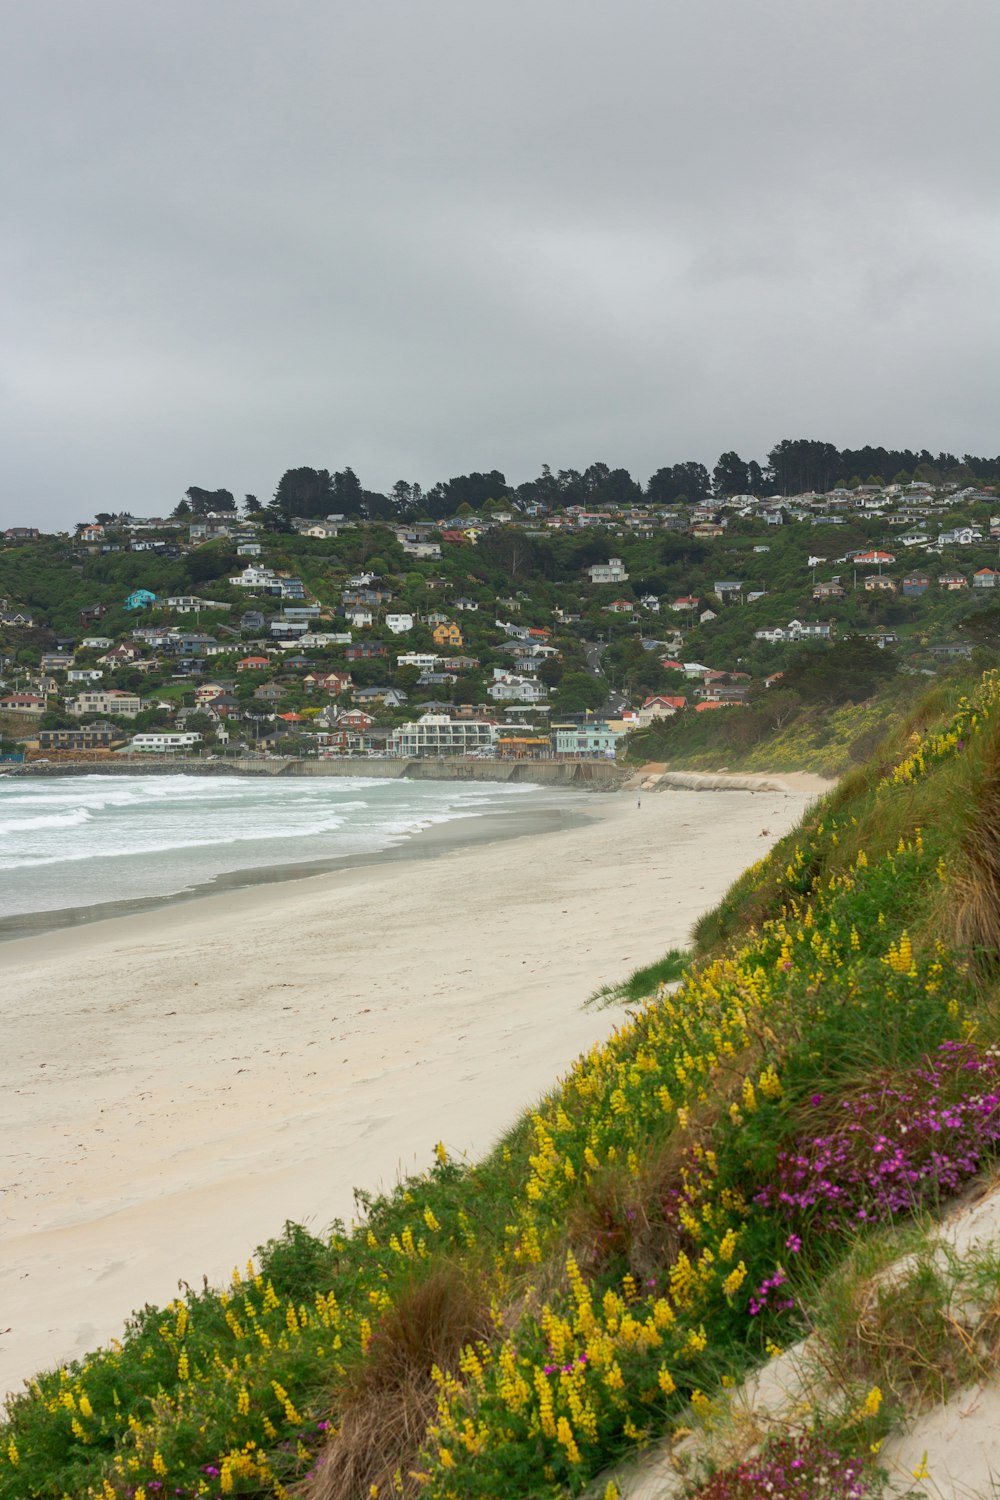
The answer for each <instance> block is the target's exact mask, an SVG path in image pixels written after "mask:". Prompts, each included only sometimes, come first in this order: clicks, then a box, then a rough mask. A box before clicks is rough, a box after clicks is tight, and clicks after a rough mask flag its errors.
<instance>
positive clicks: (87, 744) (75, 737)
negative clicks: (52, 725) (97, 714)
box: [38, 724, 121, 750]
mask: <svg viewBox="0 0 1000 1500" xmlns="http://www.w3.org/2000/svg"><path fill="white" fill-rule="evenodd" d="M120 736H121V731H120V730H116V729H113V728H112V726H111V725H110V724H82V725H81V726H80V728H79V729H40V730H39V731H38V748H39V750H110V749H111V745H112V743H113V742H114V741H115V740H117V739H119V738H120Z"/></svg>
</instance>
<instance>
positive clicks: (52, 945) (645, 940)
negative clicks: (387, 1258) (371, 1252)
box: [0, 776, 826, 1393]
mask: <svg viewBox="0 0 1000 1500" xmlns="http://www.w3.org/2000/svg"><path fill="white" fill-rule="evenodd" d="M781 781H782V782H783V783H785V784H786V786H787V790H786V791H775V790H772V791H758V792H756V793H753V794H752V793H750V792H745V791H741V792H736V791H727V792H695V791H671V792H669V793H659V794H655V795H644V796H643V797H642V803H641V807H640V806H638V805H637V799H636V797H635V796H634V795H632V796H629V795H628V794H624V793H622V794H619V795H615V796H603V797H602V796H595V797H593V798H592V799H591V801H590V802H588V804H587V806H586V809H585V811H586V814H587V821H586V823H585V824H584V825H583V826H579V827H572V828H568V829H563V830H561V831H557V832H547V833H538V834H530V835H526V836H523V837H519V838H514V839H508V840H506V841H500V842H496V843H478V844H473V845H469V846H466V847H462V846H457V847H455V848H452V849H445V850H443V851H439V852H438V853H437V854H436V855H435V857H434V858H426V859H420V858H417V859H411V860H407V861H402V862H396V863H391V862H390V863H383V864H373V865H369V866H362V867H359V868H349V869H345V870H343V871H340V872H337V873H333V874H323V875H319V876H316V877H314V878H312V879H304V880H299V881H295V882H293V883H284V884H278V885H268V886H257V887H254V888H250V889H244V890H236V891H231V892H227V893H225V894H222V895H215V896H208V897H205V898H204V899H201V900H197V901H191V902H187V903H185V904H178V905H174V906H167V907H163V908H161V909H158V910H156V911H153V912H148V913H142V914H139V915H131V916H125V917H121V918H115V919H113V920H109V921H103V922H98V923H95V924H93V925H91V926H88V927H84V928H79V929H65V930H62V931H59V932H54V933H49V934H46V935H44V936H35V937H29V938H24V939H19V940H15V941H11V942H8V943H6V944H4V945H3V946H2V947H0V1016H2V1025H3V1037H4V1046H3V1049H2V1056H0V1078H2V1085H3V1087H2V1104H0V1111H2V1124H3V1130H4V1139H5V1141H6V1142H7V1143H8V1152H7V1159H8V1165H7V1170H6V1172H5V1174H4V1178H5V1184H4V1196H3V1211H4V1233H3V1239H2V1245H0V1393H2V1392H3V1391H9V1390H12V1389H15V1388H16V1387H17V1386H18V1385H19V1383H20V1382H21V1380H23V1379H24V1378H26V1377H28V1376H30V1375H31V1374H33V1373H35V1372H36V1371H37V1370H40V1369H42V1368H46V1367H49V1366H51V1365H53V1364H55V1363H56V1362H58V1361H61V1360H64V1359H68V1358H72V1357H75V1356H78V1355H81V1354H83V1353H84V1352H85V1351H86V1350H87V1349H89V1348H92V1347H93V1346H95V1345H96V1344H98V1343H101V1342H105V1341H106V1340H107V1339H109V1338H110V1337H113V1336H115V1335H118V1334H120V1333H121V1331H122V1327H123V1324H124V1320H125V1318H126V1317H127V1316H128V1314H129V1312H130V1311H131V1310H132V1309H133V1308H135V1307H138V1306H141V1305H142V1304H143V1303H145V1302H147V1301H151V1302H160V1301H163V1300H166V1299H167V1298H169V1297H170V1296H172V1295H173V1293H174V1292H175V1291H176V1289H177V1285H178V1281H179V1280H180V1279H183V1280H186V1281H188V1282H191V1283H192V1284H200V1282H201V1278H202V1276H203V1275H204V1276H207V1277H208V1278H209V1280H210V1281H211V1282H219V1281H221V1280H222V1279H223V1278H226V1277H228V1275H229V1274H230V1272H231V1270H232V1267H233V1266H234V1265H235V1264H237V1263H239V1264H243V1263H244V1262H245V1261H246V1259H247V1257H248V1255H250V1254H251V1253H252V1251H253V1249H254V1247H255V1246H256V1245H257V1244H259V1243H260V1242H261V1241H263V1240H264V1239H266V1238H267V1237H269V1236H271V1235H273V1234H277V1233H278V1232H280V1230H281V1226H282V1224H283V1222H284V1221H285V1220H286V1219H295V1220H301V1221H303V1222H306V1223H308V1224H309V1225H310V1226H311V1227H313V1228H314V1229H318V1230H322V1229H324V1228H325V1227H326V1226H327V1225H328V1224H329V1223H330V1222H331V1220H332V1219H333V1218H334V1217H337V1216H340V1217H344V1218H347V1219H349V1218H350V1216H351V1214H352V1211H353V1198H352V1189H353V1187H354V1186H359V1187H362V1188H365V1189H368V1190H373V1189H375V1188H377V1187H378V1186H379V1185H380V1184H382V1185H391V1184H392V1183H393V1182H394V1181H395V1180H396V1177H397V1175H398V1174H400V1173H406V1172H409V1171H412V1170H422V1169H423V1168H424V1167H425V1166H426V1165H428V1163H429V1161H430V1158H431V1153H432V1151H433V1147H434V1144H435V1142H436V1141H438V1140H443V1141H444V1142H445V1144H446V1146H447V1148H448V1150H449V1152H451V1153H453V1154H462V1153H468V1154H470V1155H473V1156H475V1155H478V1154H480V1153H481V1152H482V1151H484V1150H485V1149H487V1148H488V1147H489V1146H490V1145H491V1144H492V1143H493V1142H494V1141H495V1140H496V1139H497V1137H498V1136H499V1135H500V1134H501V1133H502V1132H503V1130H504V1129H505V1128H506V1127H507V1126H508V1125H510V1124H511V1123H512V1122H513V1120H514V1119H515V1118H516V1116H517V1115H518V1113H519V1112H520V1111H521V1110H522V1109H523V1108H524V1107H526V1106H528V1105H530V1104H531V1103H532V1102H533V1101H534V1100H535V1099H537V1098H538V1097H539V1096H540V1095H541V1094H543V1093H545V1092H547V1091H548V1089H549V1088H550V1087H551V1086H552V1085H553V1084H554V1083H555V1081H556V1079H557V1077H558V1076H559V1074H560V1073H561V1072H562V1071H564V1070H565V1068H566V1067H567V1066H568V1065H569V1064H570V1063H571V1062H572V1060H573V1058H574V1057H575V1056H576V1055H577V1054H578V1053H579V1052H580V1051H581V1050H583V1049H585V1048H586V1047H588V1046H589V1045H590V1044H591V1043H592V1042H593V1041H595V1040H597V1039H598V1038H600V1037H602V1036H604V1035H606V1034H607V1033H608V1032H609V1031H610V1030H611V1029H612V1027H613V1026H614V1024H615V1012H614V1011H603V1012H594V1011H585V1010H584V1009H583V1008H582V1006H583V1002H584V1001H585V1000H586V998H587V996H588V995H590V994H591V993H592V992H593V991H594V990H595V989H597V988H598V987H599V986H600V985H602V984H605V983H608V982H610V981H613V980H616V979H619V978H621V977H623V976H624V975H625V974H626V973H627V972H628V971H629V970H631V969H633V968H635V967H636V966H638V965H640V964H646V963H649V962H652V961H653V960H654V959H656V958H658V957H659V956H660V955H661V954H662V953H663V952H664V951H665V950H666V949H668V948H670V947H672V946H680V945H684V944H685V943H686V941H687V938H688V935H689V932H690V929H691V925H692V923H693V922H694V920H695V919H696V918H697V917H698V915H699V914H700V913H701V912H703V911H704V910H706V909H707V908H708V907H710V906H712V905H713V904H715V903H716V902H717V901H718V899H719V898H720V897H721V896H722V894H723V892H724V891H725V890H726V888H727V887H728V886H729V884H730V883H731V882H732V881H733V880H734V879H735V878H736V876H737V875H738V874H739V872H740V871H741V870H742V869H743V868H745V866H746V865H748V864H749V863H751V862H752V861H753V860H755V859H758V858H760V857H761V855H762V854H763V853H765V852H766V850H767V849H768V848H769V847H770V845H771V843H773V842H774V840H775V839H776V838H777V837H779V836H780V835H781V834H782V833H784V832H785V831H787V829H788V828H790V827H791V826H793V825H794V823H795V822H797V821H798V819H799V817H800V816H801V814H802V811H803V809H804V807H805V806H806V805H807V803H808V802H809V801H810V800H811V799H812V798H813V797H814V796H816V795H817V794H818V793H819V792H821V791H822V790H824V788H825V785H826V784H825V783H823V782H821V781H819V779H818V778H806V777H788V776H785V777H782V778H781ZM762 830H767V832H766V833H764V832H763V831H762Z"/></svg>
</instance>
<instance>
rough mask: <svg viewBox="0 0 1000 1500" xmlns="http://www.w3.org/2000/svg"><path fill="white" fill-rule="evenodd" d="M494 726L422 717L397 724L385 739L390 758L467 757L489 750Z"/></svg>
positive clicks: (443, 716) (441, 716)
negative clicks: (389, 736) (411, 721)
mask: <svg viewBox="0 0 1000 1500" xmlns="http://www.w3.org/2000/svg"><path fill="white" fill-rule="evenodd" d="M496 739H497V726H496V724H495V723H493V722H492V721H491V722H486V721H484V720H483V719H452V718H450V717H449V716H448V714H422V715H421V717H420V718H419V719H417V720H416V721H415V722H414V723H412V724H401V725H400V727H399V728H398V729H397V730H395V731H394V732H393V734H392V736H391V738H390V740H389V748H390V750H391V752H392V754H393V755H400V756H405V757H408V758H416V757H423V756H427V755H468V754H469V752H470V751H473V750H493V749H494V748H495V746H496Z"/></svg>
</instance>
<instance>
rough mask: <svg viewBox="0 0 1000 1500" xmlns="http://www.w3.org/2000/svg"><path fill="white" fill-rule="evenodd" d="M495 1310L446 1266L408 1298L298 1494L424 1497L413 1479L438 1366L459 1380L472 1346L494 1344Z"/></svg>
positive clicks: (349, 1384) (345, 1499)
mask: <svg viewBox="0 0 1000 1500" xmlns="http://www.w3.org/2000/svg"><path fill="white" fill-rule="evenodd" d="M490 1326H491V1325H490V1318H489V1309H488V1307H487V1305H486V1303H485V1301H484V1298H483V1296H482V1294H481V1293H479V1292H477V1291H476V1290H475V1289H474V1288H473V1287H472V1286H471V1285H470V1283H469V1281H468V1280H467V1278H466V1277H465V1276H464V1275H463V1274H462V1272H461V1271H460V1270H459V1269H458V1268H457V1267H452V1266H448V1265H445V1266H439V1267H438V1268H437V1269H435V1270H434V1271H432V1272H431V1274H430V1275H429V1276H427V1277H426V1278H425V1279H424V1280H422V1281H417V1282H414V1283H413V1284H412V1285H411V1286H410V1288H409V1289H408V1290H407V1291H405V1292H404V1293H402V1294H401V1295H400V1296H399V1297H398V1298H397V1300H396V1302H395V1304H394V1305H393V1306H392V1308H390V1309H389V1311H388V1312H387V1313H386V1315H385V1317H384V1318H383V1320H382V1322H381V1323H380V1324H379V1326H378V1328H377V1329H376V1331H375V1333H374V1335H373V1337H372V1341H371V1344H370V1345H369V1349H368V1354H367V1357H366V1358H365V1359H364V1360H363V1361H361V1362H360V1363H359V1364H358V1365H357V1366H356V1367H355V1369H354V1370H353V1371H351V1372H349V1374H348V1376H347V1379H346V1381H345V1382H344V1385H343V1387H342V1388H341V1390H340V1391H339V1392H338V1398H337V1406H336V1409H335V1410H334V1411H332V1412H331V1418H332V1420H333V1422H334V1424H335V1426H336V1431H335V1432H332V1433H331V1436H330V1438H329V1440H328V1442H327V1444H326V1447H325V1449H324V1451H323V1453H322V1455H321V1457H320V1459H319V1461H318V1463H317V1466H316V1469H315V1471H314V1473H313V1475H312V1476H311V1478H309V1479H307V1480H306V1481H305V1483H304V1484H303V1485H302V1486H301V1488H300V1489H299V1490H298V1491H297V1493H298V1494H299V1495H300V1496H302V1497H303V1500H358V1497H361V1496H364V1497H367V1496H369V1495H370V1494H372V1493H374V1490H373V1486H377V1491H378V1493H379V1494H380V1495H387V1496H388V1495H394V1496H403V1497H406V1500H408V1497H411V1496H415V1495H418V1494H419V1493H420V1488H421V1485H420V1480H419V1479H417V1478H415V1477H414V1476H413V1475H412V1474H411V1472H410V1471H411V1470H413V1469H414V1468H415V1466H416V1461H417V1456H418V1453H419V1450H420V1447H421V1445H422V1443H423V1442H424V1439H425V1435H426V1431H427V1424H428V1423H429V1422H430V1421H431V1420H432V1419H433V1417H434V1415H435V1412H436V1409H437V1388H436V1386H435V1384H434V1381H433V1378H432V1376H431V1370H432V1369H433V1368H434V1366H437V1368H438V1369H440V1370H442V1371H445V1372H451V1373H454V1372H455V1371H457V1368H458V1358H459V1354H460V1353H461V1350H462V1349H463V1347H464V1346H465V1345H466V1344H469V1343H473V1342H475V1341H476V1340H477V1339H483V1338H486V1337H487V1336H488V1334H489V1330H490Z"/></svg>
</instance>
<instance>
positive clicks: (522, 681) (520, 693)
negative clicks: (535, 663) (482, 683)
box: [486, 667, 549, 703]
mask: <svg viewBox="0 0 1000 1500" xmlns="http://www.w3.org/2000/svg"><path fill="white" fill-rule="evenodd" d="M486 692H487V694H488V696H489V697H490V698H492V699H493V701H494V703H538V702H540V701H541V700H542V699H543V698H547V697H548V695H549V690H548V688H547V687H546V686H545V684H544V683H542V682H539V681H537V679H536V678H534V677H518V676H516V675H515V674H514V673H513V672H505V671H504V669H503V667H494V668H493V681H492V682H491V683H490V685H489V687H488V688H487V689H486Z"/></svg>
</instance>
